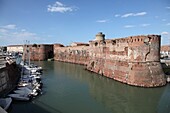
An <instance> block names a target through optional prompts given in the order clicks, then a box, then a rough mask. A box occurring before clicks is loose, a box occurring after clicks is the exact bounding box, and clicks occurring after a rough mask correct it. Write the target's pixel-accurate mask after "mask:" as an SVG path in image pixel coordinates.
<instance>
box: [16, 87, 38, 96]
mask: <svg viewBox="0 0 170 113" xmlns="http://www.w3.org/2000/svg"><path fill="white" fill-rule="evenodd" d="M14 92H15V93H17V94H22V95H32V96H37V95H38V92H37V90H36V89H33V90H31V89H29V88H27V87H25V88H22V89H18V90H15V91H14Z"/></svg>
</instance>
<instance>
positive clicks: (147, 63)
mask: <svg viewBox="0 0 170 113" xmlns="http://www.w3.org/2000/svg"><path fill="white" fill-rule="evenodd" d="M89 45H90V46H85V47H84V46H77V47H54V55H55V57H54V58H55V60H58V61H64V62H71V63H78V64H84V65H87V67H86V68H87V69H88V70H90V71H92V72H95V73H99V74H101V75H103V76H106V77H108V78H111V79H114V80H117V81H120V82H123V83H126V84H130V85H135V86H142V87H156V86H162V85H165V84H166V80H165V75H164V73H163V71H162V67H161V65H160V58H159V57H160V35H147V36H143V35H142V36H132V37H127V38H119V39H107V40H94V41H90V42H89Z"/></svg>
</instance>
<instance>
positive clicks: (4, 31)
mask: <svg viewBox="0 0 170 113" xmlns="http://www.w3.org/2000/svg"><path fill="white" fill-rule="evenodd" d="M6 32H8V31H7V30H6V29H0V33H6Z"/></svg>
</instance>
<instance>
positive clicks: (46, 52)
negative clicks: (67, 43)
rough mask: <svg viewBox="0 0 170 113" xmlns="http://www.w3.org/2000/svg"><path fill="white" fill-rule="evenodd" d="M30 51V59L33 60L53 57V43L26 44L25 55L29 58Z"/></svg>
mask: <svg viewBox="0 0 170 113" xmlns="http://www.w3.org/2000/svg"><path fill="white" fill-rule="evenodd" d="M29 52H30V60H33V61H42V60H47V59H48V58H53V45H50V44H49V45H48V44H40V45H37V44H33V45H25V46H24V55H23V57H24V58H25V59H27V60H28V59H29Z"/></svg>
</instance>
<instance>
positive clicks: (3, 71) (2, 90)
mask: <svg viewBox="0 0 170 113" xmlns="http://www.w3.org/2000/svg"><path fill="white" fill-rule="evenodd" d="M19 77H20V71H19V67H18V66H17V65H16V63H15V62H13V63H12V64H10V65H9V64H6V66H5V67H3V68H0V96H4V94H7V93H8V92H9V91H10V90H11V89H13V88H14V87H15V86H16V83H17V80H18V78H19Z"/></svg>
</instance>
